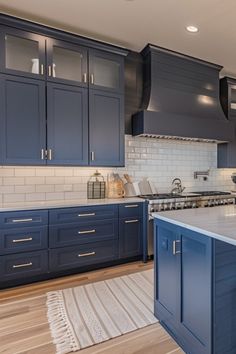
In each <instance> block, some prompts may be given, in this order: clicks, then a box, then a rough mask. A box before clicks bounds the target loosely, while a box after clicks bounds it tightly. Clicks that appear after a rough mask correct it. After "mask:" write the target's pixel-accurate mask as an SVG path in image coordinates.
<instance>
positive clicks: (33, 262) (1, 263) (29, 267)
mask: <svg viewBox="0 0 236 354" xmlns="http://www.w3.org/2000/svg"><path fill="white" fill-rule="evenodd" d="M47 271H48V251H35V252H26V253H20V254H13V255H7V256H1V257H0V275H1V280H0V282H4V281H8V280H12V279H21V278H25V277H31V276H34V275H37V274H42V273H46V272H47Z"/></svg>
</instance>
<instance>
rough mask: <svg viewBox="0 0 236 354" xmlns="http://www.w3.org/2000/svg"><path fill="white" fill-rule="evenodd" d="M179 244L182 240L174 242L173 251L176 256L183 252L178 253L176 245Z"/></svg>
mask: <svg viewBox="0 0 236 354" xmlns="http://www.w3.org/2000/svg"><path fill="white" fill-rule="evenodd" d="M177 243H181V241H180V240H175V241H173V251H172V253H173V255H176V254H178V253H181V251H176V244H177Z"/></svg>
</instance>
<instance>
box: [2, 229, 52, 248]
mask: <svg viewBox="0 0 236 354" xmlns="http://www.w3.org/2000/svg"><path fill="white" fill-rule="evenodd" d="M44 248H48V227H47V226H41V227H37V228H36V227H27V228H20V229H6V230H1V231H0V254H7V253H17V252H27V251H36V250H40V249H44Z"/></svg>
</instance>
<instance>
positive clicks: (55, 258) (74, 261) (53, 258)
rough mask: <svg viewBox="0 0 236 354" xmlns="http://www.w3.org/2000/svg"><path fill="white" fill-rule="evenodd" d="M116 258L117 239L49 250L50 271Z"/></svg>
mask: <svg viewBox="0 0 236 354" xmlns="http://www.w3.org/2000/svg"><path fill="white" fill-rule="evenodd" d="M116 258H118V241H114V240H109V241H102V242H94V243H89V244H85V245H80V246H74V247H65V248H57V249H54V250H50V251H49V267H50V271H55V272H59V271H61V270H64V269H73V268H79V267H82V266H89V265H91V264H95V263H103V262H107V261H111V260H114V259H116Z"/></svg>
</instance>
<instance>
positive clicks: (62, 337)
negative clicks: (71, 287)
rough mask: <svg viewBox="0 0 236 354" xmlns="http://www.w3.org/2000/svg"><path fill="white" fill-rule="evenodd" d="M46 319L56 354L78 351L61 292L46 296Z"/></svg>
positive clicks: (53, 292) (50, 293)
mask: <svg viewBox="0 0 236 354" xmlns="http://www.w3.org/2000/svg"><path fill="white" fill-rule="evenodd" d="M47 307H48V312H47V317H48V322H49V326H50V330H51V333H52V337H53V343H54V344H55V345H56V351H57V352H56V353H57V354H67V353H69V352H72V351H76V350H79V349H80V347H79V346H78V343H77V342H76V340H75V337H74V333H73V330H72V328H71V326H70V322H69V320H68V318H67V313H66V309H65V306H64V300H63V296H62V291H52V292H49V293H48V294H47Z"/></svg>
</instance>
